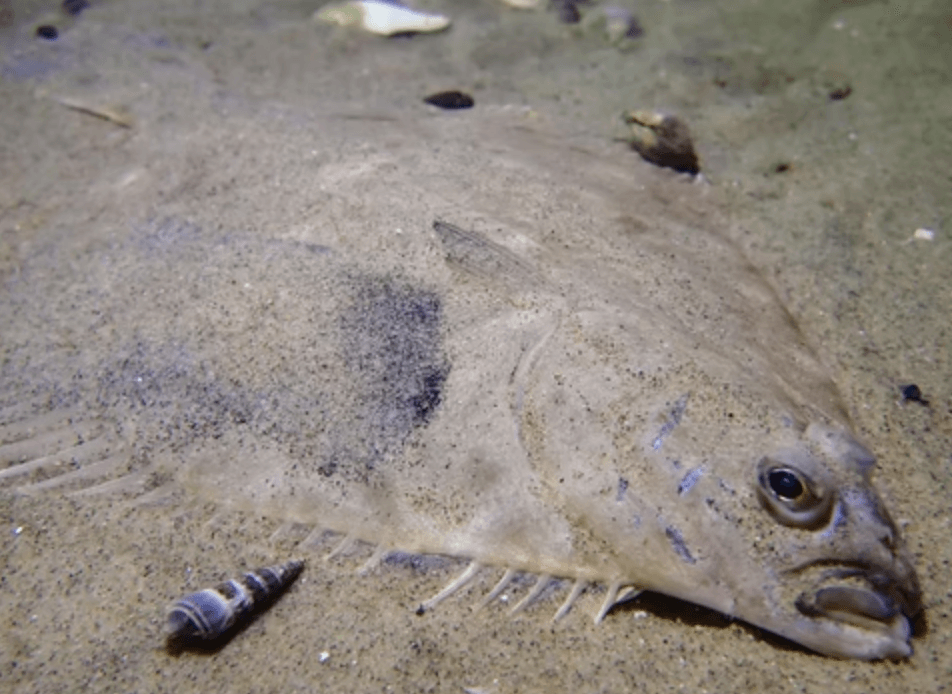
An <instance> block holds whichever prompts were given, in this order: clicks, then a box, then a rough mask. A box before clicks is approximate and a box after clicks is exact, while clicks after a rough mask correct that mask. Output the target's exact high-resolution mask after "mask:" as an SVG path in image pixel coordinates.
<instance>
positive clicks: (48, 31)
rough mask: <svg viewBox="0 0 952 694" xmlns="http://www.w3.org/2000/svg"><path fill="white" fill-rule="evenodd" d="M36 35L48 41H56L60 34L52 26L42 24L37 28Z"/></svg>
mask: <svg viewBox="0 0 952 694" xmlns="http://www.w3.org/2000/svg"><path fill="white" fill-rule="evenodd" d="M36 35H37V36H39V37H40V38H41V39H46V40H47V41H55V40H56V37H57V36H59V32H58V31H57V30H56V27H55V26H53V25H52V24H41V25H40V26H38V27H37V28H36Z"/></svg>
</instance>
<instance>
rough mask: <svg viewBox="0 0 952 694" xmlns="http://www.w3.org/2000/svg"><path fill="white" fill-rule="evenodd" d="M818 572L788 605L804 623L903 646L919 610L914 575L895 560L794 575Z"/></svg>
mask: <svg viewBox="0 0 952 694" xmlns="http://www.w3.org/2000/svg"><path fill="white" fill-rule="evenodd" d="M811 570H812V571H817V570H818V571H819V573H818V574H817V575H816V576H815V580H814V581H812V582H811V583H812V585H810V586H809V588H808V589H807V590H804V591H803V592H802V593H801V594H800V595H799V596H798V597H797V598H796V600H795V601H794V605H795V606H796V608H797V610H798V611H799V612H800V613H801V614H803V615H804V616H806V617H810V618H813V619H825V620H829V621H831V622H834V623H837V624H842V625H844V626H846V625H848V626H852V627H858V628H860V629H863V630H865V631H868V632H872V633H875V634H878V635H880V636H882V637H885V638H887V639H888V640H890V641H893V642H895V643H896V644H897V645H899V644H904V648H902V647H901V648H899V651H900V652H905V651H908V652H906V655H908V653H911V648H910V647H909V646H908V642H909V639H910V637H911V634H912V624H913V620H914V619H915V617H916V615H918V614H919V613H920V612H921V610H922V596H921V592H920V589H919V583H918V580H917V579H916V575H915V572H914V571H913V570H912V568H911V566H910V565H908V563H907V562H904V561H902V560H898V561H896V562H895V564H894V565H893V566H892V567H883V566H881V565H878V564H875V563H867V562H861V561H857V562H829V561H817V562H810V563H808V564H806V565H804V566H801V567H798V569H796V572H797V573H804V572H806V573H812V571H811Z"/></svg>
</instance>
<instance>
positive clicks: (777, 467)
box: [757, 458, 833, 528]
mask: <svg viewBox="0 0 952 694" xmlns="http://www.w3.org/2000/svg"><path fill="white" fill-rule="evenodd" d="M757 492H758V496H759V497H760V501H761V503H762V504H763V505H764V507H765V508H766V509H767V511H769V512H770V514H771V515H773V517H774V518H776V519H777V520H778V521H779V522H780V523H782V524H783V525H789V526H794V527H798V528H815V527H817V526H819V525H823V524H824V523H825V522H826V521H827V520H828V519H829V517H830V510H831V509H832V507H833V494H832V493H831V492H830V491H829V490H828V489H826V488H825V486H824V485H823V484H822V483H821V482H820V481H819V480H816V479H814V478H813V477H811V476H810V475H808V474H807V473H805V472H804V471H803V470H801V469H800V468H798V467H796V466H794V465H790V464H789V463H781V462H778V461H776V460H772V459H771V458H764V459H763V460H761V461H760V464H759V465H758V466H757Z"/></svg>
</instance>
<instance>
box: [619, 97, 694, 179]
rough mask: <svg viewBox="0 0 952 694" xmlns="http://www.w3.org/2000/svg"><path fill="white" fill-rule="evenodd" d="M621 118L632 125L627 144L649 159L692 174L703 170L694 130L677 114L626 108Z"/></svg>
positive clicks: (660, 164) (659, 164) (654, 162)
mask: <svg viewBox="0 0 952 694" xmlns="http://www.w3.org/2000/svg"><path fill="white" fill-rule="evenodd" d="M622 118H624V120H625V122H626V123H628V124H629V125H630V126H632V133H633V137H632V138H631V139H630V140H629V141H628V144H630V145H631V147H632V148H633V149H634V150H635V151H637V152H638V154H640V155H641V156H642V157H643V158H644V159H646V160H647V161H650V162H651V163H652V164H657V165H658V166H666V167H668V168H671V169H674V170H675V171H682V172H684V173H689V174H692V175H693V174H696V173H698V172H699V171H700V170H701V167H700V164H699V163H698V158H697V153H696V152H695V151H694V143H693V142H692V141H691V132H690V130H688V126H687V125H686V124H685V123H684V121H682V120H681V119H680V118H678V117H677V116H671V115H667V114H663V113H658V112H657V111H626V112H625V114H624V115H623V116H622Z"/></svg>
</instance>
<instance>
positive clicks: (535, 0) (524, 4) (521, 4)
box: [502, 0, 542, 10]
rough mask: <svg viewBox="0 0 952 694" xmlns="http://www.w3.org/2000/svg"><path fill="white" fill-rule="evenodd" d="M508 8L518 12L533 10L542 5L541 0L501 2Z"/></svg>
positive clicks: (506, 0)
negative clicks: (513, 8)
mask: <svg viewBox="0 0 952 694" xmlns="http://www.w3.org/2000/svg"><path fill="white" fill-rule="evenodd" d="M502 1H503V2H504V3H506V4H507V5H509V7H515V8H516V9H519V10H534V9H535V8H537V7H538V6H539V5H541V4H542V0H502Z"/></svg>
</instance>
